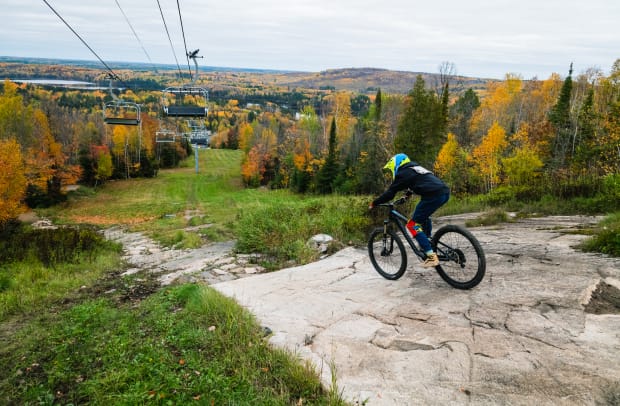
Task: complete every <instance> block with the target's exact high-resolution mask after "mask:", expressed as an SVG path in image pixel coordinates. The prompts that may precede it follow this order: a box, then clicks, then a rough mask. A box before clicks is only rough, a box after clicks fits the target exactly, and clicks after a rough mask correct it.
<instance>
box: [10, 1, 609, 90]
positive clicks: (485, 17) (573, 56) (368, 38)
mask: <svg viewBox="0 0 620 406" xmlns="http://www.w3.org/2000/svg"><path fill="white" fill-rule="evenodd" d="M48 2H49V4H50V5H52V7H54V9H55V10H56V11H57V12H58V13H59V14H60V15H61V16H62V17H63V18H64V19H65V20H66V21H67V22H68V23H69V24H70V25H71V26H72V27H73V29H74V30H75V31H76V32H77V33H78V34H79V35H80V36H81V37H82V38H83V39H84V40H85V41H86V42H87V43H88V44H89V45H90V46H91V48H93V50H94V51H95V52H96V53H97V54H98V55H99V56H100V57H101V58H102V59H103V60H104V61H106V62H112V61H128V62H146V63H148V62H149V58H150V59H151V60H152V61H153V62H154V63H167V64H175V63H176V62H175V56H174V54H173V51H172V49H173V48H172V47H171V46H170V42H169V40H168V37H167V36H166V30H165V28H164V23H163V22H162V17H161V15H160V11H159V8H158V3H157V0H48ZM117 2H118V4H120V6H121V9H122V11H123V12H124V14H125V15H126V16H127V19H128V20H129V22H130V23H131V25H132V26H133V28H134V30H135V32H136V34H137V36H138V38H139V41H138V40H136V37H135V36H134V34H133V33H132V30H131V28H130V26H129V24H128V23H127V21H126V19H125V17H124V16H123V13H122V12H121V9H119V7H118V6H117ZM159 2H160V4H161V8H162V10H163V14H164V17H165V21H166V24H167V26H168V30H169V31H170V36H171V39H172V43H173V46H174V52H175V53H176V56H177V59H178V60H179V63H180V64H181V67H182V68H183V67H187V60H186V58H185V46H184V44H183V36H182V35H181V24H180V20H179V14H178V9H177V2H176V1H173V0H159ZM0 5H1V6H2V7H1V8H2V20H1V21H2V23H1V24H0V55H2V56H22V57H23V56H28V57H44V58H63V59H64V58H69V59H87V60H96V59H97V58H96V57H95V56H94V55H93V54H92V53H91V52H90V51H89V50H88V48H87V47H86V46H85V45H84V44H82V42H80V40H79V39H78V38H77V37H76V36H75V35H74V34H73V33H72V32H71V31H70V30H69V28H67V27H66V26H65V25H64V23H63V22H62V21H61V20H60V19H59V18H58V17H57V16H56V15H55V14H54V13H53V12H52V10H51V9H50V8H49V7H48V6H47V5H46V4H45V2H44V1H42V0H0ZM179 5H180V9H181V16H182V21H183V28H184V31H185V38H186V42H187V48H188V50H190V51H191V50H194V49H197V48H199V49H200V55H202V56H203V57H204V59H202V60H200V61H199V63H200V65H203V66H219V67H237V68H260V69H279V70H298V71H311V72H319V71H322V70H326V69H333V68H360V67H374V68H386V69H393V70H404V71H413V72H431V73H433V72H438V70H439V65H440V64H442V63H443V62H450V63H453V64H454V66H455V68H456V73H458V74H460V75H464V76H475V77H484V78H503V77H504V76H505V75H506V73H514V74H518V75H521V76H522V77H523V78H524V79H531V78H533V77H538V78H539V79H547V78H548V77H549V75H551V74H552V73H554V72H555V73H559V74H560V75H562V76H563V77H564V76H566V75H567V73H568V67H569V65H570V63H571V62H573V63H574V70H575V73H577V74H579V73H581V72H584V71H585V70H586V69H588V68H592V67H595V68H600V69H602V70H603V72H604V74H609V71H610V68H611V66H612V64H613V62H614V61H615V60H616V59H618V58H620V0H589V1H584V0H520V1H506V0H475V1H463V0H443V1H433V0H424V1H419V0H380V1H379V0H377V1H371V0H314V1H310V0H253V1H252V0H226V1H223V0H219V1H216V0H179ZM140 43H141V44H142V46H143V47H142V46H141V44H140ZM143 48H144V50H146V53H145V51H144V50H143ZM147 54H148V56H147Z"/></svg>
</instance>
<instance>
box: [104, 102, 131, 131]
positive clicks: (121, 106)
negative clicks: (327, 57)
mask: <svg viewBox="0 0 620 406" xmlns="http://www.w3.org/2000/svg"><path fill="white" fill-rule="evenodd" d="M103 122H104V123H106V124H113V125H129V126H137V125H140V106H139V105H138V104H136V103H131V102H125V101H121V100H115V101H112V102H109V103H106V104H105V105H104V108H103Z"/></svg>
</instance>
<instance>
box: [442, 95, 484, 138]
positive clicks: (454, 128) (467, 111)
mask: <svg viewBox="0 0 620 406" xmlns="http://www.w3.org/2000/svg"><path fill="white" fill-rule="evenodd" d="M478 107H480V99H479V98H478V95H476V92H474V90H473V89H467V91H466V92H465V93H463V95H461V97H459V98H458V100H457V101H456V102H455V103H454V104H453V105H452V107H451V108H450V122H449V132H452V133H453V134H454V135H455V136H456V140H457V142H458V143H459V144H460V145H462V146H465V147H468V146H470V145H471V144H472V142H473V140H472V135H471V132H470V130H469V123H470V121H471V117H472V115H473V114H474V111H476V109H477V108H478Z"/></svg>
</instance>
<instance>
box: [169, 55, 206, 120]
mask: <svg viewBox="0 0 620 406" xmlns="http://www.w3.org/2000/svg"><path fill="white" fill-rule="evenodd" d="M198 51H199V50H198V49H197V50H195V51H192V52H189V53H188V54H187V56H188V57H189V58H191V59H192V60H193V61H194V65H195V67H196V71H195V74H194V77H193V78H192V81H191V83H189V84H186V85H183V86H173V87H168V88H166V89H164V90H163V92H162V104H163V110H164V113H165V114H166V115H167V116H169V117H205V116H206V115H207V113H208V108H207V102H208V99H209V94H208V92H207V90H206V89H205V88H202V87H200V86H196V81H197V80H198V62H196V58H202V57H201V56H198ZM189 97H191V98H192V99H193V100H194V102H193V103H190V102H187V98H189Z"/></svg>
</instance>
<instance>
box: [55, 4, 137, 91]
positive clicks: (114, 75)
mask: <svg viewBox="0 0 620 406" xmlns="http://www.w3.org/2000/svg"><path fill="white" fill-rule="evenodd" d="M43 2H44V3H45V4H46V5H47V6H48V7H49V8H50V10H52V11H53V12H54V14H56V15H57V16H58V18H60V20H61V21H62V22H63V23H64V24H65V25H66V26H67V28H69V29H70V30H71V32H72V33H74V34H75V36H76V37H78V38H79V40H80V41H82V44H84V45H85V46H86V48H88V50H89V51H90V52H92V53H93V55H95V56H96V57H97V59H99V62H101V63H102V64H103V66H105V67H106V69H107V70H108V71H110V73H111V74H112V76H113V77H114V78H115V79H117V80H118V81H120V82H121V83H123V85H124V86H125V87H127V88H129V86H128V85H127V83H125V82H124V81H123V80H122V79H121V78H120V77H119V76H118V75H117V74H116V73H115V72H114V71H113V70H112V68H110V66H108V64H107V63H105V61H104V60H103V59H101V57H100V56H99V55H97V53H96V52H95V51H94V50H93V49H92V48H91V47H90V45H88V43H87V42H86V41H84V39H83V38H82V37H81V36H80V34H78V33H77V32H76V31H75V30H74V29H73V27H71V25H69V23H68V22H67V21H66V20H65V19H64V18H62V16H61V15H60V14H59V13H58V12H57V11H56V10H55V9H54V7H52V6H51V5H50V4H49V3H48V2H47V0H43Z"/></svg>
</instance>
